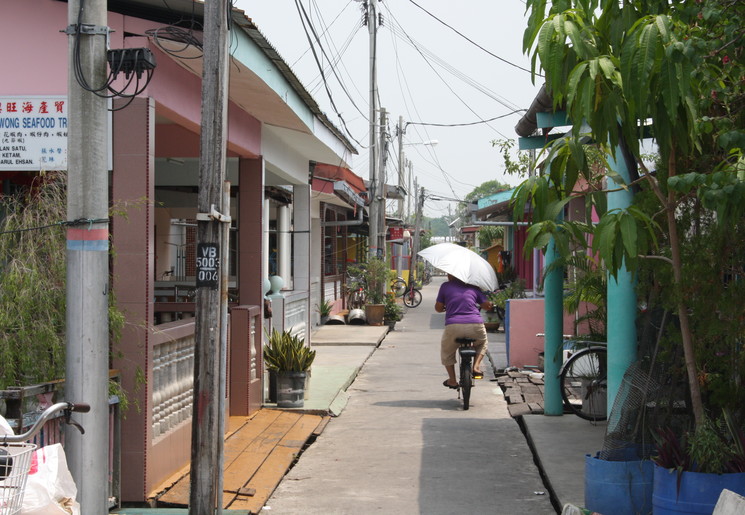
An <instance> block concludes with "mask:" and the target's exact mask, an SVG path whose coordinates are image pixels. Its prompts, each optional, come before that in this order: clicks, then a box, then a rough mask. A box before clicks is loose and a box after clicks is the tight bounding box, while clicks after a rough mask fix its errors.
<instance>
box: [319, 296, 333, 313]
mask: <svg viewBox="0 0 745 515" xmlns="http://www.w3.org/2000/svg"><path fill="white" fill-rule="evenodd" d="M332 307H333V304H331V302H329V301H328V300H326V299H323V300H322V301H321V302H320V303H319V304H316V311H318V314H319V315H321V317H322V318H325V317H328V316H330V315H331V308H332Z"/></svg>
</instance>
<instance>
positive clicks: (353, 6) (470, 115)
mask: <svg viewBox="0 0 745 515" xmlns="http://www.w3.org/2000/svg"><path fill="white" fill-rule="evenodd" d="M299 5H301V6H302V7H303V8H304V9H305V12H306V13H307V16H308V17H309V18H310V20H311V22H312V26H313V28H314V29H315V31H316V33H317V34H318V37H319V38H320V40H321V44H322V47H323V52H325V54H324V53H323V52H322V51H321V50H320V49H319V48H318V46H317V45H316V52H317V54H318V59H319V60H320V61H321V62H322V63H323V65H324V67H325V71H324V74H325V77H326V83H327V85H328V89H329V91H330V92H331V98H332V99H333V101H334V104H335V107H334V106H333V105H332V103H331V101H330V100H329V95H328V93H327V91H326V88H325V87H324V85H323V81H322V80H321V78H320V72H319V68H318V65H317V64H316V61H315V59H314V57H313V53H312V52H311V51H310V50H309V48H310V45H309V42H308V38H307V36H306V33H305V30H304V29H303V25H302V24H301V18H300V14H299V13H298V9H299V7H298V6H299ZM377 5H378V12H379V13H380V14H382V17H383V25H382V26H381V27H379V28H378V36H377V41H378V50H377V66H378V90H379V97H380V107H384V108H385V109H386V110H387V111H388V113H389V123H388V126H389V127H390V134H391V137H392V139H393V142H392V143H393V144H392V145H390V146H389V151H388V152H389V160H388V164H387V167H386V173H387V182H388V183H390V184H394V183H397V181H398V143H397V138H396V125H397V124H398V119H399V116H402V117H403V120H404V122H409V124H408V125H407V128H406V131H405V135H404V142H405V143H408V145H405V147H404V148H405V153H406V157H407V158H408V159H409V160H411V162H412V163H413V174H414V176H415V177H416V178H417V180H418V183H419V185H420V186H423V187H424V188H425V189H426V190H427V192H428V193H431V194H432V195H440V196H444V197H452V198H463V196H465V195H466V194H468V193H469V192H470V191H472V190H473V189H474V187H476V186H478V185H480V184H481V183H483V182H485V181H488V180H493V179H496V180H499V181H500V182H506V183H510V184H517V182H519V180H518V179H517V178H511V177H509V176H505V175H504V174H503V171H502V170H503V165H502V159H501V156H500V154H499V151H498V150H497V149H496V148H495V147H493V146H492V144H491V142H492V140H495V139H505V138H510V139H516V135H515V131H514V127H515V124H516V123H517V121H518V120H519V118H520V117H521V116H522V114H523V113H516V114H509V113H511V112H512V111H514V110H517V109H527V108H528V107H529V105H530V103H531V101H532V100H533V98H534V97H535V95H536V93H537V91H538V87H539V85H540V77H539V78H537V79H536V84H537V85H535V86H534V85H533V83H532V82H531V76H530V73H529V72H527V71H525V70H522V69H519V68H518V67H521V68H524V69H527V70H529V69H530V61H529V58H528V57H527V56H525V55H524V54H523V53H522V50H521V48H522V36H523V31H524V29H525V25H526V20H525V17H524V12H525V4H524V3H523V2H522V1H519V0H502V1H494V0H463V1H462V2H452V1H447V2H446V1H444V0H385V1H383V2H379V3H378V4H377ZM235 6H236V7H238V8H240V9H243V10H244V11H245V12H246V15H247V16H249V17H250V18H252V19H253V21H254V23H255V24H256V25H257V26H258V27H259V29H260V30H261V32H262V33H263V34H264V35H265V36H266V38H267V39H268V40H269V42H270V43H271V44H273V45H274V47H275V48H276V49H277V51H278V52H279V54H280V55H281V56H282V57H283V58H284V59H285V61H286V62H287V63H288V64H289V65H290V66H291V67H292V69H293V70H294V72H295V74H296V75H297V76H298V78H299V79H300V81H301V82H302V83H303V84H304V85H305V87H306V88H307V89H308V91H310V92H311V94H312V95H313V97H314V98H315V99H316V101H317V102H318V103H319V105H320V106H321V108H322V109H323V110H324V111H325V113H326V115H327V116H328V117H329V119H330V120H331V121H332V122H333V123H334V124H335V125H336V126H337V127H339V128H340V129H342V130H343V129H344V126H345V125H346V127H347V128H348V130H349V132H350V133H351V136H350V140H351V141H352V142H353V143H354V145H355V146H356V147H357V149H358V151H359V155H358V156H354V157H353V158H351V160H350V164H351V166H352V169H353V171H354V172H355V173H357V174H358V175H360V176H362V177H364V178H368V164H369V153H368V149H367V147H368V144H369V130H370V123H369V121H368V116H369V114H368V113H369V91H370V80H369V64H370V51H369V42H370V37H369V32H368V28H367V26H365V25H363V24H362V20H363V11H362V3H361V2H358V1H353V0H297V3H296V0H265V1H255V0H254V1H251V0H235ZM418 6H421V8H420V7H418ZM423 9H426V11H428V12H429V13H431V14H428V12H425V10H423ZM435 17H436V18H438V19H439V20H441V21H438V20H437V19H436V18H435ZM442 22H444V23H445V24H447V25H449V26H450V27H452V28H449V27H448V26H446V25H444V24H443V23H442ZM453 29H455V30H457V31H458V32H460V33H461V34H462V35H459V34H458V33H456V32H455V30H453ZM309 30H310V29H309ZM311 38H312V39H313V40H314V41H315V36H313V35H311ZM466 38H468V39H470V40H472V41H473V42H469V41H468V40H467V39H466ZM479 47H482V48H479ZM492 54H493V55H492ZM495 56H496V57H495ZM500 58H501V59H503V60H505V61H509V63H512V64H509V63H506V62H504V61H503V60H500ZM329 59H331V60H332V61H333V62H335V63H336V64H335V66H334V67H333V68H334V71H332V70H331V68H330V67H329V66H328V64H329ZM513 65H516V66H517V67H516V66H513ZM334 72H335V73H334ZM336 75H338V77H339V78H340V79H341V82H343V85H344V86H343V87H342V86H341V85H340V83H339V80H338V79H337V77H336ZM345 89H346V92H345ZM350 98H351V99H350ZM337 112H338V113H340V114H341V117H342V118H343V120H344V122H342V121H341V120H340V119H339V117H338V115H337ZM497 117H503V118H499V119H496V120H494V121H490V122H488V123H479V124H477V125H469V126H460V127H440V126H434V125H418V124H417V123H426V124H442V125H457V124H470V123H473V122H483V121H485V120H491V119H493V118H497ZM431 140H437V141H438V144H437V145H436V146H434V147H432V146H425V145H417V144H416V143H421V142H426V141H431ZM448 207H450V208H451V209H454V208H455V205H454V204H449V203H447V202H442V201H427V202H426V204H425V213H426V214H427V215H429V216H440V215H442V214H447V213H448Z"/></svg>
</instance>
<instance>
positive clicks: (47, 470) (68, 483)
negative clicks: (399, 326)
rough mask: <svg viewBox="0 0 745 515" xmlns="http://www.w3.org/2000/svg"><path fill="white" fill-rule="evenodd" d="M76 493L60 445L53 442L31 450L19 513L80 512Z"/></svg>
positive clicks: (76, 514) (66, 514)
mask: <svg viewBox="0 0 745 515" xmlns="http://www.w3.org/2000/svg"><path fill="white" fill-rule="evenodd" d="M77 495H78V489H77V487H76V486H75V481H74V480H73V478H72V474H70V469H68V468H67V459H66V457H65V450H64V449H63V448H62V445H60V444H58V443H56V444H53V445H47V446H46V447H41V448H40V449H37V450H36V451H34V454H33V456H32V457H31V469H30V470H29V473H28V480H27V482H26V491H25V492H24V495H23V507H22V508H21V515H57V514H59V515H80V504H79V503H78V502H77V501H76V500H75V497H76V496H77Z"/></svg>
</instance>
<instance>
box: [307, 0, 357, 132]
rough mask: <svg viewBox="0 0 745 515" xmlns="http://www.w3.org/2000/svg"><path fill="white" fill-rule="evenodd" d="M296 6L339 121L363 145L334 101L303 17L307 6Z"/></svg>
mask: <svg viewBox="0 0 745 515" xmlns="http://www.w3.org/2000/svg"><path fill="white" fill-rule="evenodd" d="M295 7H296V9H297V11H298V15H299V16H300V21H301V23H302V25H303V31H304V32H305V37H306V38H307V39H308V44H309V45H310V49H311V51H312V53H313V58H314V59H315V61H316V65H317V66H318V69H319V70H320V72H321V75H322V76H323V84H324V88H325V89H326V94H327V95H328V97H329V101H330V102H331V107H332V108H333V109H334V112H335V113H336V116H337V117H338V118H339V121H340V122H341V124H342V126H343V127H344V130H345V131H346V132H347V135H349V137H350V138H352V139H353V140H354V141H355V142H356V143H357V144H358V145H359V146H363V145H362V143H360V142H359V141H357V139H356V138H355V137H354V136H353V135H352V133H351V131H350V130H349V127H347V122H346V121H345V120H344V117H343V116H342V115H341V112H339V109H338V108H337V106H336V102H334V97H333V95H332V94H331V90H330V89H329V85H328V82H327V81H326V76H325V74H324V73H323V66H322V65H321V62H320V60H319V59H318V54H317V53H316V49H315V46H314V45H313V40H312V38H311V36H310V34H309V33H308V27H306V25H305V19H304V18H303V13H304V11H305V8H304V7H303V6H302V4H301V3H300V1H299V0H295ZM319 46H320V44H319Z"/></svg>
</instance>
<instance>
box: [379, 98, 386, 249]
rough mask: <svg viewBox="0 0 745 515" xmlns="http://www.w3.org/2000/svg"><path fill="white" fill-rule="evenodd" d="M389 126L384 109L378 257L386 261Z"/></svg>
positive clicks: (381, 123) (380, 169)
mask: <svg viewBox="0 0 745 515" xmlns="http://www.w3.org/2000/svg"><path fill="white" fill-rule="evenodd" d="M387 126H388V111H386V109H385V108H384V107H382V108H381V109H380V146H379V149H380V154H379V157H380V166H379V167H378V188H377V189H378V192H379V193H380V195H379V196H378V238H377V240H378V257H380V258H381V259H385V256H386V250H387V249H386V244H385V237H386V233H387V228H386V225H385V207H386V206H385V205H386V200H387V199H386V186H385V185H386V177H385V176H386V174H385V169H386V168H385V165H386V162H387V161H388V159H387V158H388V138H387V131H386V128H387Z"/></svg>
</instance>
